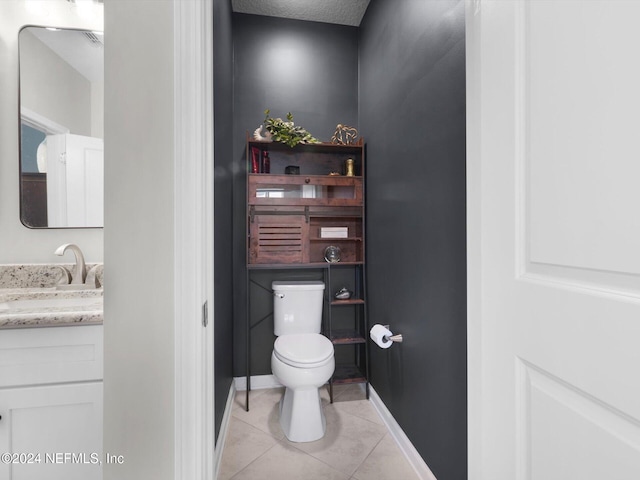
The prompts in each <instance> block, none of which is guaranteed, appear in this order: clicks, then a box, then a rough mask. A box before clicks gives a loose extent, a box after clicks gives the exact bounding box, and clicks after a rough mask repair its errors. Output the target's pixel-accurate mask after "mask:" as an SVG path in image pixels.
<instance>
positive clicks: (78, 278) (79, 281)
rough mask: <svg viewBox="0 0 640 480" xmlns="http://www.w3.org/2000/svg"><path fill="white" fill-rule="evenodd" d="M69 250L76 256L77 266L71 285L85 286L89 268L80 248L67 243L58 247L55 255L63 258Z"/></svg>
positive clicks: (72, 275)
mask: <svg viewBox="0 0 640 480" xmlns="http://www.w3.org/2000/svg"><path fill="white" fill-rule="evenodd" d="M67 249H69V250H71V251H72V252H73V254H74V255H75V256H76V265H75V267H74V268H73V272H72V273H71V285H83V284H84V280H85V278H86V277H87V267H86V265H85V263H84V256H83V255H82V251H81V250H80V248H79V247H78V246H77V245H75V244H73V243H65V244H64V245H60V246H59V247H58V249H57V250H56V251H55V254H56V255H59V256H62V255H64V252H66V251H67Z"/></svg>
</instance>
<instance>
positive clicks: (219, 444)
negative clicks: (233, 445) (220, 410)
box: [208, 383, 236, 478]
mask: <svg viewBox="0 0 640 480" xmlns="http://www.w3.org/2000/svg"><path fill="white" fill-rule="evenodd" d="M235 396H236V387H235V385H234V384H233V383H231V387H230V388H229V395H228V396H227V404H226V405H225V407H224V414H223V415H222V422H220V432H219V433H218V440H217V441H216V452H215V465H216V469H215V470H216V475H215V477H213V478H218V474H219V473H220V465H221V463H222V455H223V453H224V444H225V442H226V441H227V433H228V432H229V423H230V422H231V412H232V411H233V399H234V398H235ZM208 478H209V477H208Z"/></svg>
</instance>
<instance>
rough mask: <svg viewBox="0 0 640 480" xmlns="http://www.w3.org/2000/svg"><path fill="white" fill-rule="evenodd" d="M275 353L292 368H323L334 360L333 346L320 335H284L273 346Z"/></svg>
mask: <svg viewBox="0 0 640 480" xmlns="http://www.w3.org/2000/svg"><path fill="white" fill-rule="evenodd" d="M273 353H274V355H275V356H276V357H277V358H278V360H280V361H281V362H283V363H286V364H287V365H290V366H292V367H297V368H314V367H321V366H323V365H326V364H327V363H328V362H329V361H330V360H331V359H332V358H333V344H332V343H331V340H329V339H328V338H327V337H325V336H324V335H320V334H319V333H303V334H293V335H282V336H280V337H278V338H277V339H276V341H275V343H274V344H273Z"/></svg>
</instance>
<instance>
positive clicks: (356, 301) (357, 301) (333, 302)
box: [331, 298, 364, 307]
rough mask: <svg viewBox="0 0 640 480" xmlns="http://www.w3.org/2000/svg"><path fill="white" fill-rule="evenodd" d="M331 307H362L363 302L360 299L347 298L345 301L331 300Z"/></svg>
mask: <svg viewBox="0 0 640 480" xmlns="http://www.w3.org/2000/svg"><path fill="white" fill-rule="evenodd" d="M331 305H333V306H336V307H337V306H339V305H364V300H362V299H361V298H349V299H347V300H331Z"/></svg>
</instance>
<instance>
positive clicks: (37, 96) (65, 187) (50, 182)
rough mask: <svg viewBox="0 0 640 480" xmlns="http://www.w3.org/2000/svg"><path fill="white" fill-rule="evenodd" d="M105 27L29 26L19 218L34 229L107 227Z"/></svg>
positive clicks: (24, 34)
mask: <svg viewBox="0 0 640 480" xmlns="http://www.w3.org/2000/svg"><path fill="white" fill-rule="evenodd" d="M103 47H104V41H103V34H102V32H91V31H85V30H70V29H59V28H45V27H24V28H23V29H22V30H21V31H20V36H19V55H20V94H19V98H20V219H21V221H22V223H23V224H24V225H25V226H27V227H30V228H81V227H102V226H103V205H104V194H103V192H104V188H103V163H104V162H103V118H104V114H103V112H104V48H103Z"/></svg>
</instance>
